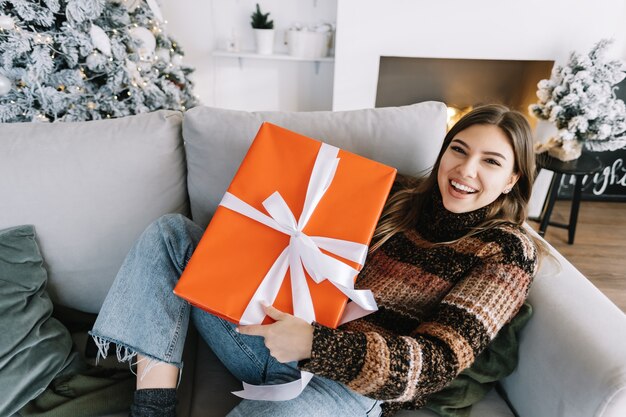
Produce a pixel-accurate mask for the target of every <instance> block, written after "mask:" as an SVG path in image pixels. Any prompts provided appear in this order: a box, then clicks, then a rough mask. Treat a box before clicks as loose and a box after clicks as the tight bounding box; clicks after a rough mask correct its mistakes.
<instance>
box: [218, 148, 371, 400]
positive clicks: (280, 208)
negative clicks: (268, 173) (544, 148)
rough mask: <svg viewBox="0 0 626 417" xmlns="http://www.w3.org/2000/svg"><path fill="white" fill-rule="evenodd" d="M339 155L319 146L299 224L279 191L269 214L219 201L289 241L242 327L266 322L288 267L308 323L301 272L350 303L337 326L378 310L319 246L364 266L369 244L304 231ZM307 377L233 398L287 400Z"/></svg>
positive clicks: (228, 198) (348, 270)
mask: <svg viewBox="0 0 626 417" xmlns="http://www.w3.org/2000/svg"><path fill="white" fill-rule="evenodd" d="M338 152H339V149H338V148H336V147H334V146H331V145H328V144H325V143H322V147H321V148H320V150H319V153H318V155H317V158H316V160H315V164H314V166H313V171H312V172H311V178H310V180H309V185H308V188H307V193H306V197H305V200H304V207H303V209H302V214H301V215H300V218H299V219H298V221H297V222H296V219H295V216H294V215H293V213H292V211H291V210H290V209H289V206H288V205H287V203H286V202H285V200H284V199H283V198H282V196H281V195H280V193H278V191H276V192H274V193H273V194H272V195H270V196H269V197H268V198H267V199H265V201H263V207H265V209H266V210H267V212H268V213H269V214H270V215H269V216H268V215H266V214H265V213H262V212H261V211H259V210H257V209H255V208H254V207H252V206H250V205H249V204H248V203H246V202H244V201H243V200H241V199H239V198H238V197H236V196H234V195H233V194H231V193H228V192H227V193H226V194H225V195H224V198H223V199H222V201H221V202H220V205H222V206H224V207H226V208H228V209H231V210H233V211H235V212H237V213H240V214H242V215H244V216H247V217H249V218H251V219H253V220H256V221H258V222H260V223H263V224H264V225H266V226H268V227H271V228H272V229H274V230H277V231H279V232H282V233H284V234H287V235H289V236H290V237H291V238H290V239H289V245H288V246H287V247H286V248H285V249H284V250H283V251H282V253H281V254H280V255H279V256H278V258H277V259H276V261H275V262H274V264H273V265H272V267H271V268H270V270H269V271H268V272H267V274H266V275H265V277H264V278H263V281H262V282H261V284H260V285H259V287H258V288H257V290H256V292H255V293H254V295H253V296H252V299H251V300H250V302H249V303H248V305H247V307H246V309H245V311H244V313H243V315H242V316H241V319H240V321H239V323H240V324H244V325H246V324H258V323H261V322H262V321H263V319H264V318H265V312H264V311H263V305H272V304H273V303H274V300H275V299H276V297H277V295H278V291H279V290H280V287H281V285H282V282H283V279H284V278H285V275H286V273H287V268H289V271H290V276H291V288H292V300H293V309H294V314H293V315H294V316H296V317H300V318H302V319H304V320H306V321H307V322H309V323H311V322H313V321H314V320H315V312H314V310H313V301H312V299H311V294H310V292H309V287H308V284H307V282H306V275H305V274H304V269H306V271H307V272H308V274H309V276H310V277H311V278H312V279H313V280H314V281H315V282H316V283H320V282H322V281H323V280H325V279H327V280H328V281H330V282H331V283H332V284H333V285H334V286H335V287H336V288H337V289H339V291H341V292H342V293H343V294H345V295H346V296H348V298H350V299H351V300H352V302H351V303H349V304H348V305H347V306H346V309H345V312H344V315H343V317H342V319H341V323H340V324H343V323H346V322H348V321H350V320H355V319H357V318H359V317H363V316H365V315H367V314H370V313H372V312H374V311H376V310H377V309H378V307H377V305H376V301H375V300H374V296H373V295H372V292H371V291H370V290H356V289H354V277H355V276H356V275H357V274H358V273H359V271H358V270H357V269H354V268H352V267H351V266H349V265H347V264H345V263H343V262H341V261H339V260H337V259H335V258H333V257H332V256H328V255H326V254H325V253H323V252H322V251H321V250H320V248H322V249H324V250H327V251H329V252H331V253H334V254H336V255H338V256H341V257H342V258H344V259H349V260H351V261H354V262H357V263H359V264H360V265H363V263H364V262H365V257H366V256H367V245H363V244H361V243H356V242H351V241H348V240H341V239H334V238H330V237H320V236H307V235H306V234H304V233H303V232H302V230H303V229H304V228H305V226H306V225H307V223H308V221H309V219H310V218H311V216H312V215H313V213H314V212H315V208H316V207H317V204H318V203H319V202H320V200H321V199H322V197H323V196H324V194H325V193H326V190H328V187H329V186H330V184H331V183H332V180H333V178H334V176H335V172H336V171H337V165H338V163H339V158H337V154H338ZM303 266H304V269H303ZM311 377H312V374H310V373H309V372H302V379H301V380H298V381H293V382H290V383H288V384H283V385H266V386H253V385H250V384H246V383H244V390H243V391H237V392H234V393H233V394H235V395H237V396H240V397H242V398H246V399H257V400H271V401H284V400H289V399H292V398H295V397H297V396H298V395H299V394H300V393H301V392H302V390H303V389H304V387H305V386H306V384H308V382H309V381H310V379H311Z"/></svg>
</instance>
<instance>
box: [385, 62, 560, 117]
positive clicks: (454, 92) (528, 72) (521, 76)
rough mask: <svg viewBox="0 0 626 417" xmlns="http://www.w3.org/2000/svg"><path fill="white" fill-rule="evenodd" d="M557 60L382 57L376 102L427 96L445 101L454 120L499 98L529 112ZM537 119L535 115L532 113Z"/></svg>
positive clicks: (400, 101)
mask: <svg viewBox="0 0 626 417" xmlns="http://www.w3.org/2000/svg"><path fill="white" fill-rule="evenodd" d="M553 65H554V61H536V60H494V59H444V58H406V57H389V56H383V57H381V58H380V66H379V73H378V74H379V76H378V86H377V90H376V107H388V106H399V105H405V104H411V103H417V102H420V101H426V100H436V101H442V102H444V103H446V105H447V106H448V108H449V112H448V113H449V116H450V122H454V121H456V120H455V119H457V118H459V117H460V115H461V114H462V113H463V112H465V111H468V110H470V109H471V108H472V107H474V106H476V105H479V104H487V103H500V104H504V105H506V106H508V107H510V108H512V109H515V110H519V111H520V112H522V113H523V114H525V115H528V106H529V105H530V104H532V103H535V102H536V101H537V97H536V95H535V92H536V91H537V83H538V82H539V80H541V79H544V78H549V77H550V71H551V70H552V66H553ZM529 121H531V123H534V122H535V120H534V118H529Z"/></svg>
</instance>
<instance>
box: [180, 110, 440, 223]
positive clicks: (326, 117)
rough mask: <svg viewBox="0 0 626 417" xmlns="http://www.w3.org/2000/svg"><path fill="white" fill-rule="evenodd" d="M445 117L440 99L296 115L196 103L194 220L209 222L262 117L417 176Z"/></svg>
mask: <svg viewBox="0 0 626 417" xmlns="http://www.w3.org/2000/svg"><path fill="white" fill-rule="evenodd" d="M446 117H447V113H446V106H445V105H444V104H443V103H439V102H424V103H418V104H413V105H410V106H401V107H388V108H378V109H365V110H353V111H342V112H331V111H318V112H300V113H299V112H245V111H237V110H225V109H218V108H211V107H204V106H200V107H195V108H193V109H191V110H188V111H187V112H186V113H185V119H184V121H183V137H184V139H185V150H186V153H187V167H188V178H187V181H188V190H189V199H190V203H191V213H192V216H193V220H194V221H195V222H197V223H198V224H200V225H201V226H203V227H205V226H206V225H207V224H208V222H209V219H210V217H211V216H212V214H213V212H214V211H215V209H216V207H217V205H218V204H219V202H220V200H221V199H222V196H223V195H224V192H225V191H226V189H227V188H228V185H229V184H230V181H231V180H232V178H233V176H234V174H235V172H236V171H237V169H238V168H239V165H240V163H241V161H242V160H243V158H244V156H245V154H246V151H247V150H248V148H249V146H250V143H251V142H252V140H253V139H254V137H255V135H256V133H257V131H258V130H259V127H260V126H261V124H262V123H263V122H265V121H267V122H271V123H273V124H276V125H278V126H281V127H284V128H287V129H290V130H293V131H295V132H297V133H300V134H303V135H306V136H309V137H312V138H314V139H318V140H321V141H323V142H326V143H329V144H331V145H334V146H337V147H339V148H342V149H345V150H347V151H350V152H353V153H356V154H359V155H361V156H364V157H367V158H370V159H373V160H376V161H379V162H382V163H384V164H387V165H390V166H393V167H395V168H397V169H398V172H400V173H402V174H412V175H419V174H424V172H425V171H427V170H429V169H430V168H431V167H432V165H433V163H434V162H435V159H436V157H437V154H438V152H439V149H440V147H441V144H442V142H443V138H444V135H445V131H446Z"/></svg>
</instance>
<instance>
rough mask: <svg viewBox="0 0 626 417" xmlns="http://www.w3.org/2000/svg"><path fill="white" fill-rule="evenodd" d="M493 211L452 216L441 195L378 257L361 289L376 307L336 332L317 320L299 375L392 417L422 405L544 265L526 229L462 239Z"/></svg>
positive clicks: (509, 314)
mask: <svg viewBox="0 0 626 417" xmlns="http://www.w3.org/2000/svg"><path fill="white" fill-rule="evenodd" d="M486 212H487V208H483V209H479V210H476V211H473V212H469V213H462V214H455V213H451V212H449V211H447V210H446V209H445V208H444V207H443V203H442V201H441V196H440V194H439V192H438V190H436V191H435V195H434V197H433V198H431V199H430V201H429V202H427V203H426V204H425V207H424V210H423V212H422V215H421V216H420V219H419V221H418V224H417V226H416V227H415V228H414V229H412V230H409V231H406V232H403V233H398V234H396V235H394V236H393V237H392V238H391V239H389V240H388V241H387V242H385V243H384V244H383V245H382V246H381V247H380V248H379V250H377V251H376V252H374V253H373V254H371V255H370V256H369V257H368V259H367V261H366V263H365V266H364V268H363V270H362V271H361V273H360V275H359V278H358V280H357V284H356V287H358V288H369V289H370V290H372V292H373V294H374V297H375V299H376V302H377V303H378V308H379V310H378V311H377V312H375V313H374V314H370V315H368V316H365V317H363V318H361V319H359V320H355V321H353V322H349V323H346V324H344V325H343V326H341V327H340V328H338V329H330V328H327V327H324V326H322V325H320V324H317V323H314V336H313V346H312V352H311V358H310V359H309V360H306V361H301V362H300V364H299V366H300V368H301V369H302V370H306V371H309V372H313V373H315V374H316V375H319V376H323V377H326V378H330V379H333V380H336V381H339V382H342V383H344V384H346V385H347V386H348V387H350V388H351V389H352V390H354V391H356V392H358V393H360V394H363V395H365V396H368V397H370V398H375V399H379V400H383V401H384V402H385V404H384V407H383V408H384V410H385V415H390V414H392V413H393V412H394V411H395V410H398V409H414V408H419V407H422V406H423V405H424V404H425V403H426V400H427V399H428V396H429V394H432V393H434V392H437V391H439V390H441V389H443V388H444V387H445V386H446V385H447V384H448V383H450V382H451V381H452V380H453V379H454V378H455V377H456V376H457V375H458V374H459V373H460V372H461V371H462V370H464V369H465V368H468V367H469V366H470V365H471V364H472V363H473V361H474V359H475V358H476V357H477V356H478V355H479V354H480V352H481V351H482V350H483V349H484V348H485V347H486V346H487V345H488V344H489V342H490V341H491V340H493V338H494V337H495V336H496V334H497V333H498V331H499V330H500V328H501V327H502V326H503V325H504V324H506V323H507V322H508V321H509V320H510V319H511V318H513V316H514V315H515V314H516V313H517V311H518V310H519V309H520V307H521V306H522V304H523V303H524V300H525V299H526V297H527V295H528V290H529V287H530V284H531V282H532V279H533V276H534V274H535V271H536V268H537V251H536V248H535V246H534V244H533V242H532V240H531V239H530V238H529V237H528V235H527V234H526V233H525V231H524V230H523V229H522V228H519V227H516V226H498V227H495V228H493V229H491V230H485V231H482V232H481V233H479V234H478V235H474V236H472V237H464V238H462V239H460V240H458V241H457V242H454V243H451V244H442V245H432V243H435V242H449V241H451V240H454V239H457V238H460V237H462V236H464V235H465V234H467V232H468V231H469V230H470V228H471V227H472V226H476V225H477V224H478V223H480V222H481V221H482V220H483V219H484V218H485V215H486Z"/></svg>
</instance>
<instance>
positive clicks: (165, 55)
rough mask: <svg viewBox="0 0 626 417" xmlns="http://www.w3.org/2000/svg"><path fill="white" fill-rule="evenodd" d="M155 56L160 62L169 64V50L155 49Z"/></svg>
mask: <svg viewBox="0 0 626 417" xmlns="http://www.w3.org/2000/svg"><path fill="white" fill-rule="evenodd" d="M156 56H157V58H159V59H160V60H161V61H163V62H165V63H166V64H167V63H169V62H170V59H171V57H170V50H169V49H167V48H157V50H156Z"/></svg>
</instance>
